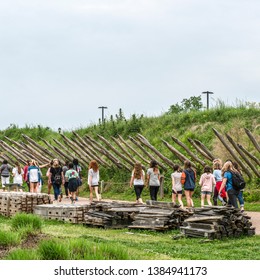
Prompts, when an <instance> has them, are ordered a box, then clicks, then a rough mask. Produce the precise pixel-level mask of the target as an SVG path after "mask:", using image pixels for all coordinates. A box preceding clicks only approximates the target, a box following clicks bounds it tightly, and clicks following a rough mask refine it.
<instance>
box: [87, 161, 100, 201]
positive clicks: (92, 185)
mask: <svg viewBox="0 0 260 280" xmlns="http://www.w3.org/2000/svg"><path fill="white" fill-rule="evenodd" d="M88 169H89V170H88V186H89V192H90V194H89V200H90V202H92V201H93V189H94V191H95V195H96V198H97V201H100V199H101V198H100V196H99V193H98V186H99V167H98V163H97V162H96V161H95V160H92V161H91V162H90V163H89V168H88Z"/></svg>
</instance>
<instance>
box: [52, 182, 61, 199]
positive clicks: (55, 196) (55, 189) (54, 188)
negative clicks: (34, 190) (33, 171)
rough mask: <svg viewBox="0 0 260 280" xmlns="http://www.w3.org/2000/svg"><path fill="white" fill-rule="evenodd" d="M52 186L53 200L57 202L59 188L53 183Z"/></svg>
mask: <svg viewBox="0 0 260 280" xmlns="http://www.w3.org/2000/svg"><path fill="white" fill-rule="evenodd" d="M52 186H53V192H54V199H55V200H58V198H59V194H60V192H59V189H60V186H58V185H56V184H54V183H53V184H52Z"/></svg>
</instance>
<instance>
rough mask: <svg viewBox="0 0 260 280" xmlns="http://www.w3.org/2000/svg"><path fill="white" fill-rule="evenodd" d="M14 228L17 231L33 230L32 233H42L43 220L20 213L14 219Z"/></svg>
mask: <svg viewBox="0 0 260 280" xmlns="http://www.w3.org/2000/svg"><path fill="white" fill-rule="evenodd" d="M11 223H12V228H13V229H15V230H19V229H24V228H25V229H31V230H32V231H40V230H41V229H42V225H43V220H42V218H41V217H39V216H36V215H33V214H26V213H18V214H16V215H15V216H13V217H12V222H11Z"/></svg>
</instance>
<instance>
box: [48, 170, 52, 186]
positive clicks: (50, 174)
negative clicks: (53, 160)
mask: <svg viewBox="0 0 260 280" xmlns="http://www.w3.org/2000/svg"><path fill="white" fill-rule="evenodd" d="M51 177H52V173H51V169H50V171H49V174H48V184H51Z"/></svg>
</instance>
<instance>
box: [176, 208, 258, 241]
mask: <svg viewBox="0 0 260 280" xmlns="http://www.w3.org/2000/svg"><path fill="white" fill-rule="evenodd" d="M250 219H251V218H250V217H249V216H248V215H246V214H244V213H241V211H240V210H239V209H236V208H233V207H224V206H206V207H204V208H195V209H194V215H193V216H192V217H190V218H188V219H186V220H185V222H184V223H183V226H181V227H180V229H181V232H182V233H183V234H184V235H185V236H187V237H207V238H209V239H221V238H223V237H237V236H241V235H249V236H252V235H254V234H255V228H253V227H252V222H251V221H250Z"/></svg>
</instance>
